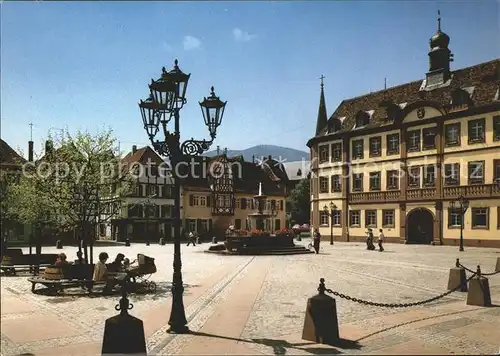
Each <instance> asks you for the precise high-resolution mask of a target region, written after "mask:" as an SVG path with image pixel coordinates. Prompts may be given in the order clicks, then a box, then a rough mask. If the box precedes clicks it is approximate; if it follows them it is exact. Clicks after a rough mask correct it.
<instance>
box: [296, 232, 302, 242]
mask: <svg viewBox="0 0 500 356" xmlns="http://www.w3.org/2000/svg"><path fill="white" fill-rule="evenodd" d="M297 241H302V236H301V235H300V232H299V233H298V234H297Z"/></svg>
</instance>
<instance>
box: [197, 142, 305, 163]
mask: <svg viewBox="0 0 500 356" xmlns="http://www.w3.org/2000/svg"><path fill="white" fill-rule="evenodd" d="M221 152H222V150H221ZM215 155H217V150H212V151H208V152H207V153H205V156H209V157H211V156H215ZM227 155H228V156H229V157H233V156H240V155H241V156H243V158H245V161H249V162H251V161H252V157H253V156H255V158H259V159H260V158H261V157H268V156H271V157H272V158H273V159H275V160H277V161H279V162H283V163H286V162H293V161H301V160H309V153H308V152H305V151H300V150H296V149H294V148H288V147H281V146H274V145H257V146H253V147H250V148H247V149H244V150H230V149H228V150H227Z"/></svg>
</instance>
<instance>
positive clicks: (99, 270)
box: [93, 252, 117, 294]
mask: <svg viewBox="0 0 500 356" xmlns="http://www.w3.org/2000/svg"><path fill="white" fill-rule="evenodd" d="M108 258H109V255H108V254H107V253H106V252H101V253H100V254H99V261H97V263H96V264H95V267H94V277H93V281H94V282H106V285H105V286H104V289H103V291H102V293H103V294H111V291H112V289H113V287H114V286H115V285H116V283H117V282H116V280H115V279H114V278H112V277H110V275H109V273H108V267H107V266H106V261H107V260H108Z"/></svg>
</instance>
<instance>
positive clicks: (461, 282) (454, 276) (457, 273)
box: [448, 258, 467, 292]
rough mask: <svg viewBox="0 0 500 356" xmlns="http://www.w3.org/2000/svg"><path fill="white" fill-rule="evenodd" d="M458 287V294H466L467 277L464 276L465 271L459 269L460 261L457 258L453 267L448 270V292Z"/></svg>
mask: <svg viewBox="0 0 500 356" xmlns="http://www.w3.org/2000/svg"><path fill="white" fill-rule="evenodd" d="M458 286H460V292H467V277H466V276H465V269H463V268H462V267H460V261H459V260H458V258H457V262H456V263H455V267H453V268H450V276H449V277H448V290H453V289H456V288H457V287H458Z"/></svg>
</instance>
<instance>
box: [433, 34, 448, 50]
mask: <svg viewBox="0 0 500 356" xmlns="http://www.w3.org/2000/svg"><path fill="white" fill-rule="evenodd" d="M449 44H450V36H448V35H447V34H446V33H444V32H442V31H441V30H438V31H437V32H436V34H435V35H434V36H432V37H431V40H430V46H431V48H448V45H449Z"/></svg>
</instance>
